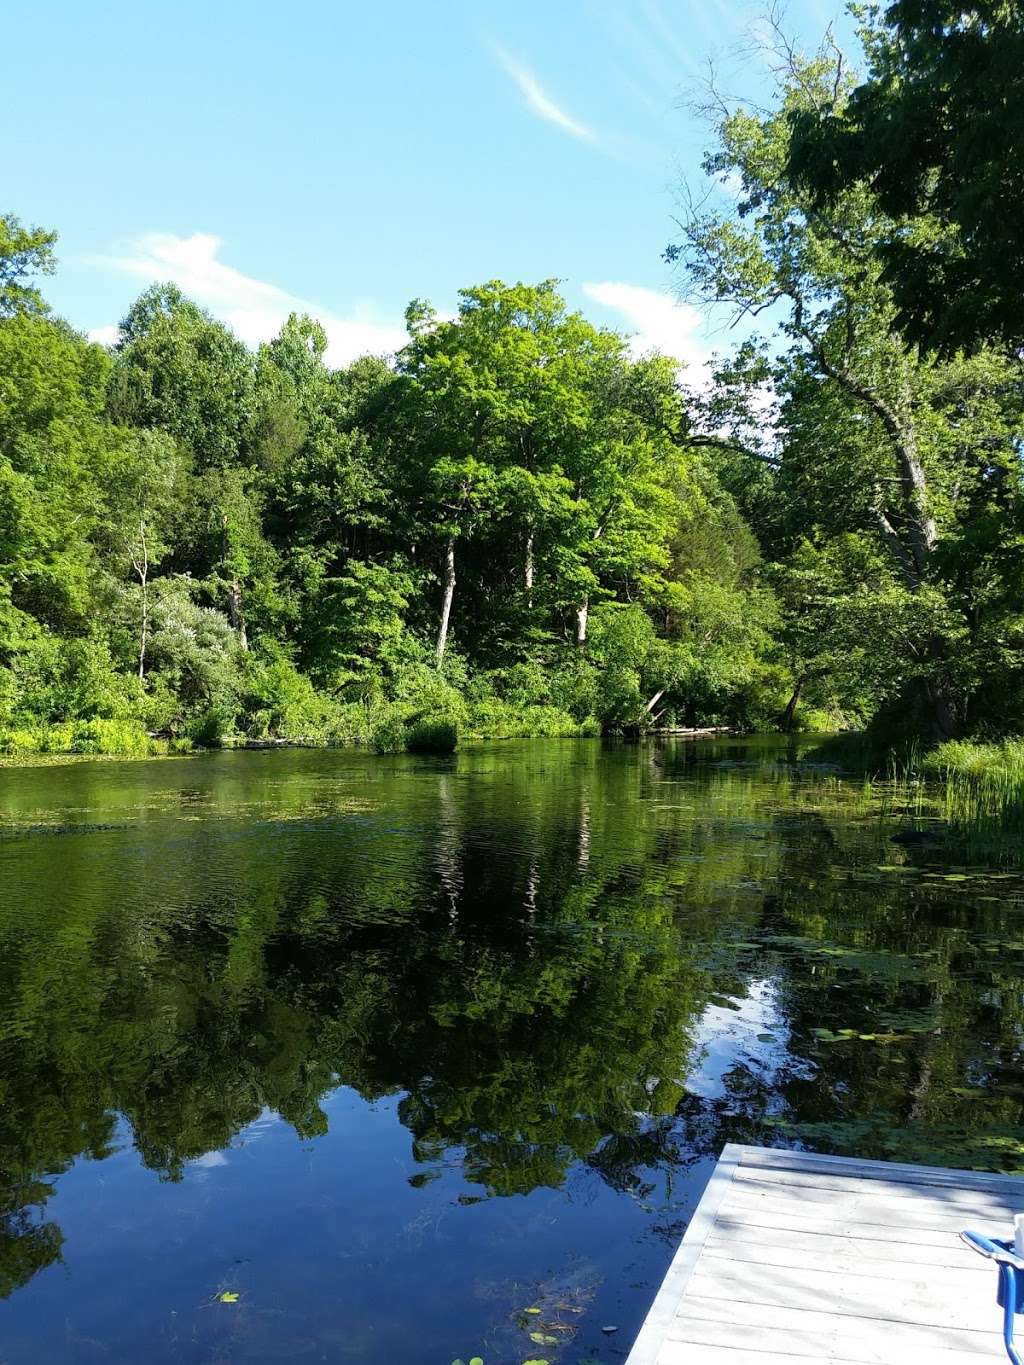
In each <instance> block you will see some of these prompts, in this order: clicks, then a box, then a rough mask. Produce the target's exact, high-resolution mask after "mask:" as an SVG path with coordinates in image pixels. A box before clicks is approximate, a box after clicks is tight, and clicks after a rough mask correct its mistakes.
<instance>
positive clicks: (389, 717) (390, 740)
mask: <svg viewBox="0 0 1024 1365" xmlns="http://www.w3.org/2000/svg"><path fill="white" fill-rule="evenodd" d="M405 740H406V724H405V719H404V717H403V716H402V713H401V712H400V711H398V710H395V709H393V708H392V709H389V710H388V711H387V712H385V714H384V715H382V716H381V718H380V719H379V720H378V721H377V722H376V724H375V725H374V726H373V729H372V730H371V731H370V747H371V748H372V749H373V751H374V753H376V754H402V753H404V752H405Z"/></svg>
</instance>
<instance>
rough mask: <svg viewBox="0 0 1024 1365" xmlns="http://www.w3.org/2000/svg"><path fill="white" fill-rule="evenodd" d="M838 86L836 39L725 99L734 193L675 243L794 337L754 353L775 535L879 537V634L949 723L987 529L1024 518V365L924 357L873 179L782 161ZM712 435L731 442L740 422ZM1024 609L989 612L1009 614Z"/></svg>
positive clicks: (699, 280) (974, 652)
mask: <svg viewBox="0 0 1024 1365" xmlns="http://www.w3.org/2000/svg"><path fill="white" fill-rule="evenodd" d="M842 89H843V81H842V77H841V74H840V73H839V71H838V68H837V65H836V62H835V60H834V58H833V56H832V54H831V53H829V52H826V53H825V54H824V55H822V56H819V57H817V58H815V59H813V60H809V61H804V60H801V59H798V58H793V60H792V63H791V67H790V70H789V72H788V73H787V76H786V78H785V80H784V81H783V83H782V87H781V89H780V91H779V98H778V101H777V104H776V107H775V109H774V110H772V111H769V112H768V113H764V114H755V113H751V112H748V111H746V110H742V109H739V110H736V111H734V112H730V113H728V114H727V115H726V116H725V117H724V118H723V119H722V121H721V124H720V127H719V139H720V141H719V146H718V148H717V150H715V151H714V152H712V153H711V154H710V155H709V156H708V158H707V160H706V169H707V171H708V173H709V174H711V175H713V176H715V177H720V176H722V175H724V174H733V175H736V176H737V177H738V178H739V182H740V184H741V187H742V188H741V192H740V194H739V197H738V199H737V201H736V202H735V204H734V205H733V206H732V207H730V208H725V207H723V208H722V209H721V210H719V209H716V208H708V207H704V208H701V209H699V210H697V211H695V212H694V213H693V215H692V216H691V217H690V218H689V220H688V221H687V222H686V223H685V224H684V228H683V235H682V239H681V240H680V241H679V242H677V243H675V244H674V245H673V246H672V247H671V248H670V251H669V254H670V257H671V258H672V259H674V260H675V261H677V262H678V263H679V265H680V267H681V269H682V271H683V276H684V279H685V282H686V283H685V286H684V287H685V288H687V289H688V290H689V291H690V292H692V293H693V294H695V295H697V296H698V297H700V298H702V299H704V300H713V301H715V302H725V303H728V304H731V305H732V306H733V307H734V308H735V309H736V311H737V313H739V314H740V315H753V314H757V313H759V312H762V311H763V310H765V309H771V310H773V313H774V316H775V317H777V318H778V320H779V324H778V325H779V334H780V338H781V339H782V340H783V341H784V342H785V343H788V346H785V347H784V348H783V349H782V350H781V351H780V352H778V354H777V359H776V360H774V361H773V362H766V361H764V360H763V354H764V353H761V355H762V361H761V362H760V363H757V364H748V365H747V367H746V369H747V374H748V378H749V380H750V381H753V382H756V381H758V380H760V379H763V378H764V375H765V372H766V370H765V366H766V365H767V371H768V372H770V375H771V378H772V382H773V383H774V386H775V389H776V393H777V394H778V397H779V399H780V401H781V408H780V411H779V417H778V424H777V427H776V430H775V432H774V433H773V434H774V440H775V445H774V448H773V449H772V450H770V451H769V452H768V458H769V461H770V464H771V465H773V466H774V470H775V472H774V474H773V476H772V494H771V496H772V497H774V498H775V499H776V500H777V501H781V503H782V504H783V507H784V509H785V510H784V512H783V515H782V516H781V517H779V518H777V520H776V525H775V527H774V528H773V534H774V535H776V536H777V537H779V538H781V540H782V541H783V542H784V541H785V540H786V539H787V538H789V539H790V543H791V545H794V546H795V545H796V544H797V543H799V540H800V539H801V537H806V536H807V535H810V536H811V537H812V538H818V537H826V538H834V537H841V536H853V537H860V538H862V539H864V540H865V542H866V543H868V544H870V545H871V546H872V547H873V552H874V555H875V556H876V557H877V558H878V559H879V560H880V561H881V562H882V563H884V564H885V565H887V566H888V572H887V588H886V592H887V593H888V594H889V596H890V599H891V603H892V609H891V610H889V611H887V612H882V613H878V614H877V615H876V621H877V624H878V626H879V628H880V630H881V633H879V634H876V635H875V636H874V649H875V651H876V653H877V654H878V655H879V656H880V657H883V658H884V657H886V656H887V655H888V656H892V655H895V657H896V658H897V659H899V660H900V663H901V665H902V687H903V691H904V694H905V695H906V696H907V697H909V694H910V693H912V692H920V694H921V695H922V698H923V705H924V708H925V713H926V723H927V725H928V727H929V728H931V729H932V730H933V731H934V732H935V733H937V734H939V735H949V734H953V733H955V732H957V731H959V730H962V729H963V727H964V726H965V725H966V724H968V722H969V717H970V701H971V698H972V696H973V695H974V694H976V692H977V689H978V687H979V682H980V673H981V669H982V667H983V665H982V658H983V655H984V652H985V641H986V639H987V637H988V635H989V633H990V631H991V630H992V628H993V626H995V618H994V616H992V615H990V613H989V609H988V606H987V603H988V602H990V601H994V600H995V599H997V598H999V597H1000V594H999V593H998V591H997V590H995V588H994V586H993V584H992V583H991V572H992V568H993V563H992V560H991V559H990V558H989V551H988V550H987V549H985V548H983V542H984V541H985V540H986V538H987V537H989V536H991V535H992V534H993V532H994V530H995V527H996V525H997V524H999V521H1000V516H1004V517H1006V518H1007V519H1008V522H1009V524H1010V525H1013V526H1015V525H1017V524H1018V521H1019V517H1020V495H1021V484H1020V467H1019V460H1018V458H1017V455H1016V446H1015V441H1016V432H1017V430H1018V429H1019V391H1018V386H1017V383H1016V378H1015V376H1016V370H1015V365H1014V363H1013V361H1012V360H1010V359H1009V358H1007V357H1005V356H1002V355H1000V354H999V353H998V352H997V351H992V350H989V351H986V352H983V353H981V354H979V355H978V356H976V357H974V358H972V359H966V360H965V359H954V360H951V361H948V362H940V361H938V360H936V359H934V358H928V357H922V356H920V355H919V354H918V353H917V351H916V350H915V349H914V348H912V347H911V346H909V345H908V344H907V343H906V342H905V341H904V340H903V338H902V335H901V333H900V331H899V327H898V316H897V308H896V305H895V302H894V300H893V297H892V291H891V289H890V287H889V285H888V283H887V280H886V276H885V271H884V267H883V264H882V258H881V255H880V253H879V245H880V243H882V242H884V240H885V239H886V236H887V234H888V232H889V231H890V228H891V222H892V220H891V219H890V218H889V217H888V216H887V215H886V214H885V212H884V209H883V208H882V207H881V206H880V205H879V203H878V202H877V200H876V199H875V197H874V195H873V193H872V191H871V189H870V187H869V186H867V185H865V184H862V183H858V184H856V185H853V186H851V187H850V188H849V189H848V190H846V191H844V192H843V193H842V194H841V195H840V196H839V197H838V198H837V199H836V200H835V202H834V203H833V204H832V205H831V206H830V207H829V208H828V209H827V210H824V209H822V208H821V207H820V206H819V205H818V203H817V201H816V200H815V198H814V197H813V196H812V195H810V194H809V193H808V192H807V191H806V190H805V189H803V188H802V185H801V183H800V182H798V181H795V180H793V179H792V178H790V177H789V176H788V175H787V173H786V168H787V165H788V156H789V148H790V137H791V129H792V127H793V124H794V121H795V120H796V118H797V116H798V115H800V114H802V113H803V112H805V111H806V110H808V109H814V108H817V107H818V105H819V104H820V103H821V102H822V101H823V100H825V99H829V100H833V101H838V100H839V99H840V98H841V97H842V96H841V93H837V91H838V92H841V91H842ZM753 354H754V353H752V352H750V351H749V350H748V358H749V357H751V356H752V355H753ZM740 377H741V375H738V374H737V373H735V372H734V373H733V375H732V376H731V379H732V381H733V384H735V382H736V380H737V379H738V378H740ZM734 400H735V394H733V393H727V394H726V395H725V396H724V397H723V399H722V404H721V405H720V407H721V406H722V405H724V406H726V407H728V406H729V404H732V407H733V409H734V411H736V410H738V408H737V404H736V403H735V401H734ZM740 406H741V405H740ZM712 411H713V409H712ZM739 426H742V423H740V424H739ZM705 439H706V440H707V442H708V443H710V444H711V445H712V446H716V445H717V446H719V447H725V448H726V449H727V453H728V458H729V459H730V460H733V459H735V457H736V456H735V446H736V442H735V440H734V439H732V438H728V437H721V436H719V435H716V433H714V432H707V433H706V435H705ZM741 444H742V442H741ZM765 455H766V451H765V449H764V448H763V446H762V447H757V446H754V447H753V448H751V449H750V450H749V452H748V456H749V458H748V459H747V464H748V466H752V465H754V464H755V461H756V467H757V468H758V469H759V470H760V469H761V468H762V467H763V465H764V461H765ZM759 478H760V476H759ZM762 486H763V485H762ZM997 508H998V509H999V513H998V514H997V513H996V509H997ZM1001 600H1002V601H1004V602H1005V597H1003V598H1001ZM983 603H985V604H986V605H984V606H983V605H982V604H983ZM1015 615H1016V613H1015V612H1014V611H1011V612H1010V613H1008V614H1007V615H1003V616H1002V618H1001V621H1000V624H999V626H997V627H996V629H997V630H1005V629H1012V630H1016V626H1015V625H1014V619H1015Z"/></svg>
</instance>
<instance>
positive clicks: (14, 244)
mask: <svg viewBox="0 0 1024 1365" xmlns="http://www.w3.org/2000/svg"><path fill="white" fill-rule="evenodd" d="M56 240H57V234H56V233H55V232H48V231H46V229H45V228H39V227H31V228H28V227H25V226H23V224H22V223H21V221H20V220H19V219H18V218H16V217H15V216H14V214H13V213H3V214H0V318H9V317H14V316H15V314H17V313H45V312H47V311H48V309H47V306H46V304H45V302H44V301H43V296H42V295H41V294H40V292H39V290H38V289H37V288H36V287H35V285H33V284H30V283H28V280H29V279H30V277H31V276H32V275H52V274H53V272H54V270H55V269H56V260H55V258H54V254H53V246H54V243H55V242H56Z"/></svg>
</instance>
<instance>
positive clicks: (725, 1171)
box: [626, 1144, 1024, 1365]
mask: <svg viewBox="0 0 1024 1365" xmlns="http://www.w3.org/2000/svg"><path fill="white" fill-rule="evenodd" d="M1020 1212H1024V1177H1014V1176H1001V1175H987V1174H983V1173H980V1172H978V1171H956V1170H945V1169H941V1168H938V1167H931V1166H908V1165H903V1164H901V1163H897V1162H889V1161H854V1160H850V1159H847V1158H845V1157H828V1156H812V1155H808V1154H807V1153H803V1152H785V1151H778V1150H774V1149H768V1148H764V1147H741V1146H737V1145H734V1144H730V1145H729V1146H727V1147H726V1148H725V1150H724V1151H723V1152H722V1156H721V1160H720V1161H719V1163H718V1165H717V1166H716V1167H715V1171H714V1174H713V1175H712V1177H711V1180H710V1182H709V1183H708V1187H707V1189H706V1190H705V1192H704V1196H703V1198H702V1199H701V1201H700V1204H699V1205H698V1206H697V1210H696V1212H695V1213H694V1216H693V1218H692V1220H691V1221H690V1224H689V1226H688V1228H687V1230H686V1235H685V1236H684V1238H683V1240H682V1243H681V1244H680V1247H679V1250H678V1251H677V1253H676V1256H675V1259H674V1260H673V1262H672V1264H671V1266H670V1267H669V1271H668V1274H667V1275H666V1276H665V1280H664V1283H663V1284H662V1286H661V1289H660V1290H659V1291H658V1295H657V1297H656V1298H655V1300H654V1303H653V1305H652V1307H651V1310H650V1312H649V1313H648V1315H647V1318H646V1320H645V1322H644V1325H643V1327H642V1328H641V1329H640V1333H639V1335H638V1337H637V1339H636V1342H635V1343H634V1345H633V1349H632V1351H631V1352H630V1354H629V1358H628V1360H627V1362H626V1365H812V1362H816V1361H818V1362H825V1361H828V1362H840V1361H841V1362H848V1363H849V1365H925V1363H926V1362H927V1365H982V1362H983V1361H985V1360H990V1361H998V1360H1003V1361H1005V1360H1006V1355H1005V1353H1004V1351H1003V1344H1002V1316H1001V1310H1000V1309H999V1308H997V1306H996V1270H995V1267H994V1265H993V1264H992V1263H991V1262H989V1261H986V1260H985V1259H984V1258H983V1257H981V1256H978V1255H977V1254H976V1253H975V1252H973V1251H971V1250H970V1248H969V1247H967V1246H965V1245H964V1244H963V1243H962V1242H961V1241H960V1239H959V1235H958V1234H959V1233H960V1232H961V1231H962V1230H963V1229H964V1228H972V1229H974V1230H976V1231H978V1232H983V1233H986V1234H988V1235H989V1236H996V1237H1008V1236H1010V1235H1011V1234H1012V1223H1013V1215H1014V1214H1015V1213H1020ZM1019 1321H1020V1323H1021V1328H1020V1333H1019V1336H1020V1339H1021V1341H1024V1317H1022V1318H1021V1319H1019Z"/></svg>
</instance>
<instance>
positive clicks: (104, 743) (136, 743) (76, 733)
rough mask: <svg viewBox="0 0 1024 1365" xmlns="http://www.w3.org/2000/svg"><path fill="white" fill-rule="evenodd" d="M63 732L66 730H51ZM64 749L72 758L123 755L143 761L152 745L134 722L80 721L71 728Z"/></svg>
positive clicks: (64, 728) (137, 723) (59, 727)
mask: <svg viewBox="0 0 1024 1365" xmlns="http://www.w3.org/2000/svg"><path fill="white" fill-rule="evenodd" d="M54 728H55V729H57V730H60V731H65V730H66V729H67V728H68V727H67V726H57V727H54ZM70 730H71V734H70V744H69V745H68V749H69V750H70V752H71V753H73V754H124V755H125V756H126V757H130V758H145V757H146V755H147V754H151V753H152V752H153V742H152V740H151V739H150V738H149V735H147V734H146V732H145V730H144V729H143V728H142V726H141V725H140V724H139V722H138V721H132V720H80V721H76V722H75V723H74V724H73V725H72V726H71V727H70Z"/></svg>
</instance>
